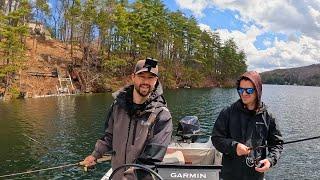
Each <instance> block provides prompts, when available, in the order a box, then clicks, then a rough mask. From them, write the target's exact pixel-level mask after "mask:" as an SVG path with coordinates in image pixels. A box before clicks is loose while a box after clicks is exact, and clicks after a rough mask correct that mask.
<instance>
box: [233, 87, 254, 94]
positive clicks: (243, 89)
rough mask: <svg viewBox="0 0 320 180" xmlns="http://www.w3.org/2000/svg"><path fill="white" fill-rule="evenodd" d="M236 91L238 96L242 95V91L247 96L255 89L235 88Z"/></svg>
mask: <svg viewBox="0 0 320 180" xmlns="http://www.w3.org/2000/svg"><path fill="white" fill-rule="evenodd" d="M237 91H238V93H239V94H243V92H244V91H246V93H247V94H253V93H254V91H255V89H254V88H241V87H239V88H237Z"/></svg>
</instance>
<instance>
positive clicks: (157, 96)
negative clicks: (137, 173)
mask: <svg viewBox="0 0 320 180" xmlns="http://www.w3.org/2000/svg"><path fill="white" fill-rule="evenodd" d="M132 93H133V85H131V86H127V87H124V88H123V89H121V90H119V91H117V92H115V93H114V94H113V97H114V98H115V100H114V102H113V104H112V106H111V108H110V111H109V113H108V116H107V120H106V129H105V135H104V136H103V137H102V138H101V139H100V140H98V141H97V143H96V145H95V149H94V151H93V153H92V155H93V156H94V157H96V158H99V157H101V156H102V155H103V154H104V153H106V152H108V151H111V150H112V151H113V152H114V153H113V156H112V162H111V164H112V168H113V169H115V168H117V167H119V166H121V165H123V164H128V163H141V162H142V163H150V162H154V161H162V159H163V157H164V155H165V152H166V149H167V146H168V145H169V143H170V141H171V135H172V119H171V114H170V112H169V110H168V109H167V105H166V101H165V99H164V97H163V96H162V93H163V91H162V87H161V85H160V84H159V85H158V86H157V88H156V89H155V91H153V92H152V93H151V95H150V97H149V99H148V100H147V101H146V102H145V103H144V104H143V105H141V106H139V108H135V107H136V106H134V105H133V102H132V99H133V97H132ZM151 113H154V115H155V116H156V119H155V121H154V123H152V124H149V123H146V122H147V120H148V118H149V116H150V114H151ZM123 171H124V169H123V170H122V171H120V172H123ZM121 176H122V175H121V174H120V173H119V174H118V176H116V178H115V179H118V178H120V177H121Z"/></svg>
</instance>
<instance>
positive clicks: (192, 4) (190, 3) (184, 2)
mask: <svg viewBox="0 0 320 180" xmlns="http://www.w3.org/2000/svg"><path fill="white" fill-rule="evenodd" d="M176 3H177V4H178V6H179V7H180V8H181V9H189V10H191V11H192V12H193V13H194V15H195V16H197V17H202V16H203V15H204V14H203V12H202V11H203V10H204V9H205V8H208V7H210V6H211V2H210V1H208V0H176Z"/></svg>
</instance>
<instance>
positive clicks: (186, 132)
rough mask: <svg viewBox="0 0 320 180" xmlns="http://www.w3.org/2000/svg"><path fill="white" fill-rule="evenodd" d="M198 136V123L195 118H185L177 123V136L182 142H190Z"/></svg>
mask: <svg viewBox="0 0 320 180" xmlns="http://www.w3.org/2000/svg"><path fill="white" fill-rule="evenodd" d="M198 134H200V123H199V121H198V117H197V116H186V117H184V118H182V119H181V120H180V121H179V124H178V129H177V135H178V136H180V137H181V138H182V139H181V140H182V141H187V140H191V141H193V140H192V138H193V137H196V136H197V135H198Z"/></svg>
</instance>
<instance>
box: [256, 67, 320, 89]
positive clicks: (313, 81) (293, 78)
mask: <svg viewBox="0 0 320 180" xmlns="http://www.w3.org/2000/svg"><path fill="white" fill-rule="evenodd" d="M261 78H262V82H263V83H264V84H280V85H303V86H320V64H313V65H310V66H303V67H298V68H289V69H276V70H272V71H266V72H262V73H261Z"/></svg>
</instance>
